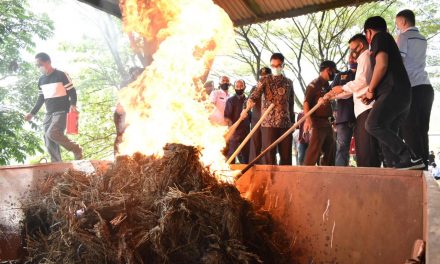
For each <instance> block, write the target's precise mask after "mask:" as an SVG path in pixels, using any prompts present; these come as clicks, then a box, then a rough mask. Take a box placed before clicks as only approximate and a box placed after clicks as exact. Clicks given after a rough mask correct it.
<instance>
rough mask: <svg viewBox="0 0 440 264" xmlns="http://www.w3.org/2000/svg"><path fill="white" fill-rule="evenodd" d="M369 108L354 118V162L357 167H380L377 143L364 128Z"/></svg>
mask: <svg viewBox="0 0 440 264" xmlns="http://www.w3.org/2000/svg"><path fill="white" fill-rule="evenodd" d="M370 111H371V109H369V110H367V111H365V112H363V113H362V114H360V115H359V116H358V117H357V118H356V124H355V127H354V141H355V148H356V163H357V166H358V167H380V164H381V159H380V156H379V143H378V142H377V140H376V139H375V138H374V137H373V136H371V135H370V134H369V133H368V132H367V130H366V129H365V122H366V121H367V118H368V114H369V113H370Z"/></svg>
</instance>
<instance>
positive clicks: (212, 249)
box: [23, 144, 288, 263]
mask: <svg viewBox="0 0 440 264" xmlns="http://www.w3.org/2000/svg"><path fill="white" fill-rule="evenodd" d="M23 206H24V209H25V210H24V211H25V219H24V221H23V230H24V231H23V232H24V239H25V241H24V243H25V246H26V249H27V252H28V256H27V259H26V261H27V263H263V262H264V263H286V262H287V261H286V259H287V258H288V252H287V251H286V250H285V248H286V247H285V246H283V245H284V241H285V240H284V239H283V235H282V233H281V232H279V231H278V230H277V229H276V225H275V224H274V222H273V220H272V219H271V217H270V215H269V214H268V213H267V212H263V211H255V210H254V209H253V207H252V204H251V203H250V202H248V201H247V200H245V199H243V198H242V197H241V196H240V194H239V192H238V190H237V189H236V188H235V187H234V186H233V185H231V184H226V183H219V182H218V181H217V180H216V178H215V177H214V176H213V175H212V174H211V173H210V172H209V171H208V170H207V169H206V168H204V167H203V166H202V165H201V163H200V162H199V151H198V150H197V149H196V148H194V147H188V146H184V145H180V144H169V145H167V146H166V147H165V148H164V155H163V157H161V158H157V157H154V156H145V155H142V154H135V155H133V156H121V157H118V158H117V160H116V162H115V163H114V165H113V167H112V168H111V169H110V170H109V171H108V172H107V173H105V174H103V175H98V174H86V173H83V172H78V171H73V170H70V171H68V172H66V173H64V174H62V175H58V176H57V177H48V178H47V179H46V180H45V182H44V184H42V185H41V188H39V190H38V192H35V193H33V194H32V195H30V196H29V197H28V198H27V199H25V200H24V201H23Z"/></svg>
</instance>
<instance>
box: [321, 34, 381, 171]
mask: <svg viewBox="0 0 440 264" xmlns="http://www.w3.org/2000/svg"><path fill="white" fill-rule="evenodd" d="M348 43H349V47H350V57H351V58H352V59H355V60H356V61H357V70H356V76H355V79H354V80H353V81H350V82H348V83H346V84H345V85H342V86H335V87H333V89H332V90H331V91H330V92H328V93H327V94H325V95H324V100H329V99H331V98H334V97H335V96H336V98H345V97H347V96H352V97H353V102H354V114H355V116H356V121H355V126H354V138H355V143H356V157H357V158H356V162H357V166H358V167H380V164H381V161H380V159H379V149H378V148H379V146H378V143H377V140H376V139H375V138H374V137H373V136H371V135H370V134H369V133H368V132H367V131H366V129H365V122H366V120H367V118H368V114H369V113H370V111H371V108H372V107H373V102H372V103H371V104H364V103H362V101H361V99H360V98H359V96H361V95H363V94H364V93H365V92H366V91H367V90H368V85H369V83H370V81H371V75H372V69H371V62H370V51H369V50H368V42H367V38H366V37H365V36H364V35H362V34H357V35H354V36H353V37H352V38H351V39H350V40H349V41H348Z"/></svg>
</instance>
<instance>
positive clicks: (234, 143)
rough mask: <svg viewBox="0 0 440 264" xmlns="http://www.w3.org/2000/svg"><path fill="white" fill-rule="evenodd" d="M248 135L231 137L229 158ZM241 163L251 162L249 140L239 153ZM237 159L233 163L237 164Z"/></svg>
mask: <svg viewBox="0 0 440 264" xmlns="http://www.w3.org/2000/svg"><path fill="white" fill-rule="evenodd" d="M245 137H246V135H244V136H241V137H235V138H231V140H229V142H228V154H227V157H228V159H229V158H230V157H231V156H232V154H233V153H234V152H235V151H236V150H237V148H238V146H240V144H241V142H243V140H244V139H245ZM237 158H238V161H239V162H240V164H247V163H248V162H249V142H248V143H247V144H245V145H244V147H243V148H242V149H241V151H240V153H238V155H237V157H236V158H235V159H237ZM235 159H234V160H233V161H232V162H231V164H235Z"/></svg>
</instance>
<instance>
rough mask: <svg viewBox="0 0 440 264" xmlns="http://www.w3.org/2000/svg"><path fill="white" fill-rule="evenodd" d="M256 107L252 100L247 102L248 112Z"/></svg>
mask: <svg viewBox="0 0 440 264" xmlns="http://www.w3.org/2000/svg"><path fill="white" fill-rule="evenodd" d="M254 105H255V102H254V101H252V100H251V99H249V100H247V102H246V109H247V110H250V109H251V108H252V107H254Z"/></svg>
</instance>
